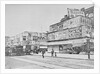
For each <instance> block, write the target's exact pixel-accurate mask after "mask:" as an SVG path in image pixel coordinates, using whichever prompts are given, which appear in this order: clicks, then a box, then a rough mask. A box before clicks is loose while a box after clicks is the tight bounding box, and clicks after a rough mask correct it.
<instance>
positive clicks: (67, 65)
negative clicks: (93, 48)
mask: <svg viewBox="0 0 100 74" xmlns="http://www.w3.org/2000/svg"><path fill="white" fill-rule="evenodd" d="M5 60H6V61H5V62H6V66H5V68H6V69H93V68H94V59H93V55H91V59H90V60H88V59H87V55H77V54H57V57H51V54H50V53H46V54H45V57H44V58H42V56H41V53H40V54H32V55H25V56H11V57H6V59H5Z"/></svg>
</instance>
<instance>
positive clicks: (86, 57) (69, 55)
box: [34, 52, 94, 60]
mask: <svg viewBox="0 0 100 74" xmlns="http://www.w3.org/2000/svg"><path fill="white" fill-rule="evenodd" d="M56 54H57V58H68V59H80V60H81V59H84V60H86V59H88V55H82V54H62V53H56ZM34 55H40V56H41V55H42V54H41V53H39V54H34ZM54 55H55V54H54ZM44 56H47V57H51V53H48V52H46V53H45V54H44ZM90 59H91V60H94V55H90Z"/></svg>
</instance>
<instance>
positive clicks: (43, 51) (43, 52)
mask: <svg viewBox="0 0 100 74" xmlns="http://www.w3.org/2000/svg"><path fill="white" fill-rule="evenodd" d="M44 54H45V50H44V49H42V57H43V58H44Z"/></svg>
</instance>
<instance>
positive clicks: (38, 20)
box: [5, 4, 93, 36]
mask: <svg viewBox="0 0 100 74" xmlns="http://www.w3.org/2000/svg"><path fill="white" fill-rule="evenodd" d="M91 6H93V5H86V4H85V5H84V4H83V5H79V4H76V5H71V4H57V5H54V4H20V5H19V4H6V6H5V35H6V36H14V35H16V34H19V33H22V32H23V31H30V32H46V31H49V26H50V25H52V24H55V23H57V22H60V20H61V18H63V17H64V15H66V14H67V8H78V9H80V8H83V7H85V8H89V7H91Z"/></svg>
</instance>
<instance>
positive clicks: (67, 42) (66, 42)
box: [47, 38, 86, 46]
mask: <svg viewBox="0 0 100 74" xmlns="http://www.w3.org/2000/svg"><path fill="white" fill-rule="evenodd" d="M85 42H86V38H84V39H74V40H66V41H56V42H48V43H47V45H63V44H80V45H81V44H84V43H85ZM75 46H76V45H75Z"/></svg>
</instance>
